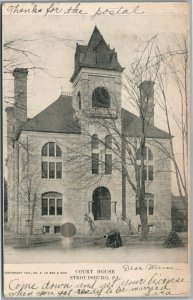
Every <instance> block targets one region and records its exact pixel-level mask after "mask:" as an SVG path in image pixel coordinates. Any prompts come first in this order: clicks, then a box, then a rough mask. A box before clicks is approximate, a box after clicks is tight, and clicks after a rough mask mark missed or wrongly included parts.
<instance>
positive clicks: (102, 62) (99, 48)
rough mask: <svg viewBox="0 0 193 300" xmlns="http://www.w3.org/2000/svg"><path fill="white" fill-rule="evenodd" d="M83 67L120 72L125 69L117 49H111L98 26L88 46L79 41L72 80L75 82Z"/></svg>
mask: <svg viewBox="0 0 193 300" xmlns="http://www.w3.org/2000/svg"><path fill="white" fill-rule="evenodd" d="M82 67H85V68H98V69H105V70H114V71H119V72H122V71H123V70H124V68H122V67H121V65H120V64H119V62H118V59H117V53H116V52H115V49H110V46H109V45H107V43H106V42H105V40H104V38H103V36H102V35H101V33H100V31H99V30H98V28H97V27H96V26H95V28H94V31H93V33H92V35H91V38H90V40H89V43H88V45H87V46H84V45H79V44H78V43H77V45H76V53H75V70H74V74H73V75H72V77H71V79H70V81H71V82H73V80H74V78H75V77H76V75H77V74H78V72H79V71H80V69H81V68H82Z"/></svg>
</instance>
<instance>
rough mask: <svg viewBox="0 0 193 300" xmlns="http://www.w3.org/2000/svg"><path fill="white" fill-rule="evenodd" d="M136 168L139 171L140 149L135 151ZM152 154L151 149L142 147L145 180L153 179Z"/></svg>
mask: <svg viewBox="0 0 193 300" xmlns="http://www.w3.org/2000/svg"><path fill="white" fill-rule="evenodd" d="M136 159H137V164H138V170H139V171H140V163H141V149H138V150H137V152H136ZM152 161H153V154H152V151H151V150H150V149H149V148H147V147H145V149H144V179H145V181H153V162H152Z"/></svg>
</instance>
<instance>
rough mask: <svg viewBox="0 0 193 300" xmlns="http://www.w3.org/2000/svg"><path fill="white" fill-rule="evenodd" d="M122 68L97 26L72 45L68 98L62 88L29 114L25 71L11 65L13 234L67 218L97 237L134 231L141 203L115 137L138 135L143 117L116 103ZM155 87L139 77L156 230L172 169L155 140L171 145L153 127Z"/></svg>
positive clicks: (53, 226) (161, 223) (165, 214)
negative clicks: (145, 108) (145, 110)
mask: <svg viewBox="0 0 193 300" xmlns="http://www.w3.org/2000/svg"><path fill="white" fill-rule="evenodd" d="M122 72H123V67H122V66H121V65H120V64H119V61H118V57H117V53H116V52H115V49H111V48H110V46H109V45H108V44H107V43H106V41H105V40H104V38H103V37H102V35H101V33H100V32H99V30H98V29H97V27H95V29H94V31H93V33H92V35H91V38H90V41H89V42H88V45H86V46H85V45H79V44H77V46H76V52H75V67H74V73H73V74H72V77H71V79H70V81H71V83H72V91H73V93H72V96H70V95H64V94H63V93H62V94H61V96H60V97H59V98H58V99H57V100H56V101H55V102H53V103H52V104H51V105H50V106H48V107H47V108H45V109H44V110H43V111H42V112H40V113H39V114H38V115H36V116H35V117H33V118H32V119H28V118H27V75H28V70H27V69H22V68H21V69H20V68H17V69H15V70H14V72H13V76H14V93H15V103H14V105H13V106H12V107H7V108H6V112H7V135H8V139H7V145H8V159H7V168H8V203H9V204H8V223H9V226H10V228H11V229H12V230H13V231H14V232H16V233H25V232H26V231H27V228H29V224H31V225H30V226H31V227H32V228H33V229H32V231H33V233H34V234H42V233H45V234H49V233H51V234H53V233H55V234H57V233H59V232H60V229H61V226H62V224H64V223H66V222H71V223H73V224H74V226H75V227H76V233H77V235H84V234H87V235H88V234H89V233H90V231H93V234H96V235H97V234H99V235H100V234H101V233H104V232H106V231H107V230H110V229H112V228H114V227H116V228H117V227H118V228H119V229H120V231H121V232H125V233H126V232H129V231H128V224H130V228H133V231H135V232H140V230H141V226H140V217H139V205H138V201H136V195H135V192H134V191H133V189H132V186H131V184H129V183H128V180H127V179H128V178H127V176H126V174H125V173H124V172H123V161H124V162H125V163H127V169H128V174H129V175H130V178H131V179H132V181H133V182H134V183H135V174H134V170H133V166H132V164H131V163H129V157H126V151H124V149H125V148H127V146H125V147H124V149H123V144H124V143H123V140H121V138H122V137H123V136H127V137H128V139H130V141H135V140H137V138H138V137H140V133H141V130H140V128H141V126H140V124H141V123H140V122H141V120H140V118H139V117H138V116H136V115H134V114H132V113H131V112H129V111H128V110H126V109H124V108H122ZM153 86H154V83H153V82H151V81H144V82H142V83H141V85H140V86H139V89H140V91H141V93H140V94H141V101H145V96H144V93H143V89H144V90H147V89H149V90H151V95H150V98H149V102H148V111H149V124H148V128H147V132H146V146H147V147H146V151H145V174H144V176H145V180H146V209H147V215H148V226H149V232H155V233H160V232H168V231H170V229H171V172H170V168H171V166H170V160H169V159H168V158H167V156H164V153H163V152H160V151H159V149H158V148H157V147H156V146H155V144H154V140H156V141H158V142H159V143H162V144H163V145H164V147H165V148H166V149H169V139H170V136H169V135H168V133H166V132H164V131H162V130H160V129H158V128H157V127H156V126H154V91H153ZM150 112H151V115H150ZM128 145H129V143H128ZM120 158H122V160H121V159H120ZM139 158H140V154H139V151H136V161H137V162H138V160H139ZM160 161H162V162H164V167H163V164H161V163H160ZM91 221H92V222H91ZM91 223H92V224H91ZM91 225H92V226H91Z"/></svg>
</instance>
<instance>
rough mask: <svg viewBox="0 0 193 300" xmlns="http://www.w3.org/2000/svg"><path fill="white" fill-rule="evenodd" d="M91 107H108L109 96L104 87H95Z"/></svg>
mask: <svg viewBox="0 0 193 300" xmlns="http://www.w3.org/2000/svg"><path fill="white" fill-rule="evenodd" d="M92 107H98V108H110V96H109V93H108V91H107V89H105V88H104V87H97V88H96V89H95V90H94V91H93V93H92Z"/></svg>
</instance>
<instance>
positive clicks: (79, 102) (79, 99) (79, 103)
mask: <svg viewBox="0 0 193 300" xmlns="http://www.w3.org/2000/svg"><path fill="white" fill-rule="evenodd" d="M76 100H77V107H78V109H79V110H81V95H80V92H78V94H77V98H76Z"/></svg>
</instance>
